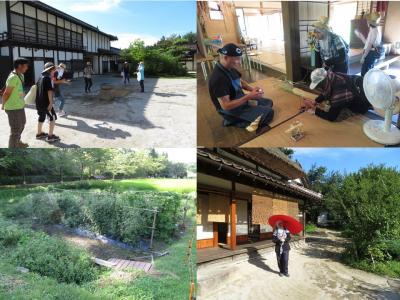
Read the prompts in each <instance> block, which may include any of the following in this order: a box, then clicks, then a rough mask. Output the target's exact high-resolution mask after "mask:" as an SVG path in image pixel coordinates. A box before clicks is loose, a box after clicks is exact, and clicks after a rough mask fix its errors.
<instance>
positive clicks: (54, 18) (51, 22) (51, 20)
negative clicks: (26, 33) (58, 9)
mask: <svg viewBox="0 0 400 300" xmlns="http://www.w3.org/2000/svg"><path fill="white" fill-rule="evenodd" d="M47 17H48V18H49V23H50V24H53V25H56V16H55V15H51V14H48V15H47Z"/></svg>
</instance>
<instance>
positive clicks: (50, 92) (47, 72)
mask: <svg viewBox="0 0 400 300" xmlns="http://www.w3.org/2000/svg"><path fill="white" fill-rule="evenodd" d="M55 71H56V67H55V65H54V64H53V63H52V62H48V63H46V64H45V65H44V70H43V72H42V75H41V76H40V78H39V80H38V82H37V84H36V85H37V93H36V110H37V113H38V115H39V119H38V127H37V134H36V139H38V140H46V141H47V142H55V141H59V140H60V138H59V137H58V136H56V135H55V134H54V127H55V125H56V120H57V115H56V112H55V110H54V107H53V103H54V102H53V100H54V99H53V98H54V87H53V82H52V80H51V78H53V77H54V72H55ZM46 117H48V118H49V121H50V124H49V133H48V134H47V133H45V132H43V123H44V121H45V120H46Z"/></svg>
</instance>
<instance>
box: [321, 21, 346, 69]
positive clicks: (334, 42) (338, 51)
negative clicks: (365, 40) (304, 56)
mask: <svg viewBox="0 0 400 300" xmlns="http://www.w3.org/2000/svg"><path fill="white" fill-rule="evenodd" d="M328 21H329V19H328V18H327V17H321V19H320V20H319V21H318V22H315V23H314V24H313V26H314V33H315V36H316V38H317V44H316V45H315V49H316V51H317V52H319V54H320V57H321V60H322V66H323V67H327V68H330V69H331V71H333V72H341V73H347V71H348V70H349V54H348V53H349V46H348V45H347V43H346V42H345V41H344V40H343V38H342V37H340V36H339V35H337V34H335V33H333V32H332V31H331V28H330V27H329V25H328Z"/></svg>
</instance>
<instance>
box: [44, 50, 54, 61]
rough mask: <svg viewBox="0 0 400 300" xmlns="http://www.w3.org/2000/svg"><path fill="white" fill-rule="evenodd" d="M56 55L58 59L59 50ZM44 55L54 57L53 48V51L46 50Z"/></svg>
mask: <svg viewBox="0 0 400 300" xmlns="http://www.w3.org/2000/svg"><path fill="white" fill-rule="evenodd" d="M55 54H56V55H55V56H56V59H57V52H55ZM44 56H45V57H53V50H51V51H46V50H45V51H44Z"/></svg>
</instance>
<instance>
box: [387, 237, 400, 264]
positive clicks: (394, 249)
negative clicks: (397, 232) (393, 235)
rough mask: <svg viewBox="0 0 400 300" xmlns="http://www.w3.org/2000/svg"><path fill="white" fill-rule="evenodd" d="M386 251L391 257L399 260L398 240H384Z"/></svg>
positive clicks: (399, 243)
mask: <svg viewBox="0 0 400 300" xmlns="http://www.w3.org/2000/svg"><path fill="white" fill-rule="evenodd" d="M385 243H386V247H387V252H388V253H389V254H390V255H391V256H392V258H393V259H395V260H399V261H400V240H390V241H385Z"/></svg>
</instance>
